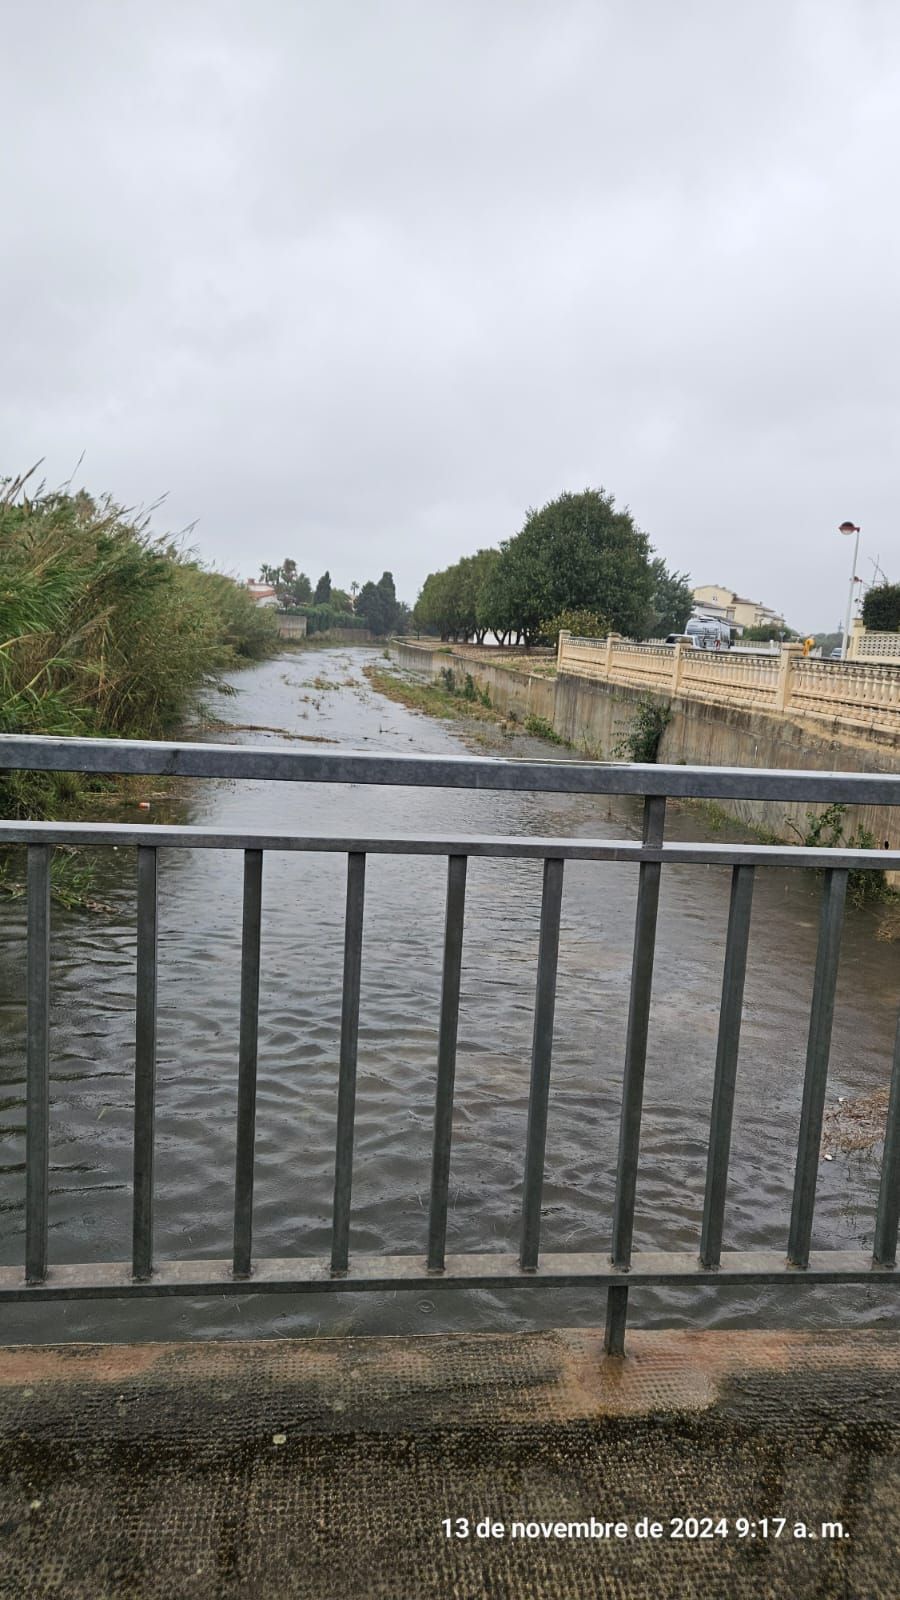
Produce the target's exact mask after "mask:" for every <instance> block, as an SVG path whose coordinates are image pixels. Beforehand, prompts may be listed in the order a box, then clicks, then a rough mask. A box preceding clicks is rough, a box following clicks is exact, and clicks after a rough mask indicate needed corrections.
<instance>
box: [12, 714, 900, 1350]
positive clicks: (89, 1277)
mask: <svg viewBox="0 0 900 1600" xmlns="http://www.w3.org/2000/svg"><path fill="white" fill-rule="evenodd" d="M4 765H5V766H7V767H16V768H20V769H21V768H32V769H38V770H44V771H48V770H75V771H91V772H140V773H157V774H158V773H170V774H172V775H178V776H191V777H205V776H215V777H218V776H229V777H246V778H260V777H268V778H278V779H282V780H286V781H291V780H294V781H305V782H316V783H329V782H332V783H371V784H411V785H418V786H422V785H434V786H447V787H470V788H477V789H498V790H543V791H547V792H563V793H577V794H592V793H593V794H640V795H643V796H644V829H643V838H642V840H641V841H640V842H637V841H627V840H626V841H623V840H603V839H581V838H579V839H567V838H545V839H539V838H534V837H531V836H529V837H513V838H508V837H495V836H484V835H472V836H466V835H456V836H453V837H447V836H434V835H414V834H404V835H398V836H393V837H392V836H390V835H386V834H375V835H372V836H367V837H359V836H352V837H348V836H345V835H324V834H316V835H311V834H297V833H278V834H273V833H270V832H264V831H262V830H252V829H251V830H247V829H243V830H240V831H237V830H225V831H223V830H221V829H218V828H209V827H170V826H168V825H161V826H152V825H150V826H143V827H136V826H132V825H130V824H118V823H112V824H111V823H69V822H64V823H48V822H2V823H0V845H4V844H5V845H9V844H19V845H23V844H24V845H26V846H27V851H28V949H27V1088H26V1101H27V1123H26V1241H25V1260H24V1263H23V1267H22V1268H17V1267H5V1268H0V1300H24V1301H27V1300H29V1299H48V1298H49V1299H66V1298H76V1297H85V1298H98V1297H99V1298H104V1297H107V1298H108V1297H115V1296H138V1297H141V1296H146V1295H204V1294H235V1293H239V1294H245V1293H247V1292H253V1293H297V1292H301V1291H310V1292H321V1291H322V1290H335V1289H355V1290H373V1289H393V1288H398V1287H406V1288H417V1289H421V1288H423V1287H425V1286H427V1287H429V1288H435V1287H439V1286H445V1287H453V1286H464V1287H465V1286H468V1287H476V1286H496V1285H500V1284H504V1285H519V1286H524V1285H532V1286H533V1285H557V1286H564V1285H566V1286H574V1285H580V1286H586V1285H594V1286H598V1287H606V1288H607V1289H608V1297H607V1298H608V1308H607V1335H606V1347H607V1350H608V1351H609V1352H610V1353H611V1354H620V1353H621V1352H622V1350H623V1348H624V1333H625V1321H626V1315H627V1303H628V1288H629V1287H630V1286H633V1285H635V1284H678V1285H682V1286H683V1285H685V1284H689V1283H693V1284H708V1283H720V1284H726V1285H729V1284H744V1283H756V1284H772V1283H784V1282H792V1283H836V1282H866V1281H869V1282H871V1281H873V1280H876V1279H877V1280H879V1281H890V1282H892V1283H897V1282H898V1281H900V1270H898V1267H897V1263H896V1256H897V1236H898V1223H900V1028H898V1033H897V1042H896V1045H895V1049H894V1056H893V1064H892V1080H891V1082H892V1088H891V1096H890V1105H889V1109H888V1114H887V1123H886V1137H885V1157H884V1164H883V1169H882V1178H881V1187H880V1192H879V1198H878V1204H877V1212H876V1218H875V1232H874V1240H875V1243H874V1250H873V1254H872V1256H871V1257H867V1256H866V1255H864V1254H863V1253H862V1252H844V1251H827V1252H815V1251H813V1250H812V1248H811V1245H812V1228H813V1217H814V1205H815V1189H816V1176H817V1169H818V1160H819V1147H820V1141H821V1130H822V1116H823V1108H824V1100H825V1088H826V1077H827V1071H828V1055H829V1046H830V1038H831V1027H832V1019H833V1012H834V997H835V986H836V981H837V967H838V959H839V952H840V938H841V926H842V918H843V909H844V901H845V896H846V889H847V880H848V874H849V872H851V871H856V870H875V871H877V870H883V869H884V868H892V869H895V870H896V869H897V868H900V851H898V850H889V851H878V852H872V851H866V850H856V849H837V850H835V849H820V848H809V847H807V846H804V845H768V844H767V845H752V844H693V843H688V844H685V843H666V842H665V841H664V837H663V835H664V825H665V808H666V798H667V796H669V795H673V796H688V797H691V796H694V797H700V798H745V797H748V796H749V797H756V798H760V797H762V798H785V799H791V800H800V801H804V800H805V801H809V802H816V801H822V800H838V799H839V800H845V801H848V800H849V801H854V802H856V803H863V804H865V803H869V804H880V805H884V804H887V805H900V775H894V774H868V773H865V774H862V773H797V772H781V771H775V772H759V771H752V770H749V769H743V768H740V769H730V770H728V769H721V768H718V769H717V768H693V767H668V768H667V767H653V766H622V765H605V764H602V763H588V762H532V761H529V762H514V761H503V760H496V759H490V758H481V759H477V758H470V757H455V758H454V757H450V758H447V757H442V758H435V757H422V756H380V757H372V756H369V755H364V754H363V755H357V754H355V753H343V752H341V753H337V754H333V755H322V754H319V753H310V752H305V751H304V752H299V751H294V750H287V751H286V750H278V749H271V748H267V749H263V750H256V749H248V748H246V747H233V746H208V745H182V744H179V745H174V744H173V745H162V744H149V743H144V742H131V741H115V740H110V741H104V740H63V739H43V738H42V739H27V738H19V737H10V736H5V737H3V738H0V769H2V767H3V766H4ZM88 844H90V845H98V846H111V845H115V846H117V847H120V848H122V847H126V846H131V847H133V848H134V849H135V850H136V853H137V865H138V891H137V976H136V1005H135V1028H136V1035H135V1037H136V1053H135V1095H134V1180H133V1204H132V1259H131V1261H130V1262H109V1263H103V1264H88V1265H78V1266H62V1265H55V1264H53V1263H51V1262H49V1261H48V1249H47V1239H48V1216H47V1201H48V1185H49V1171H50V1132H49V1129H50V1093H49V1064H50V1048H51V1039H50V984H51V968H50V942H49V932H50V859H51V853H52V850H53V847H54V846H56V845H88ZM172 848H176V849H197V848H199V849H227V850H240V851H242V852H243V857H244V901H243V929H242V954H241V992H240V1034H239V1039H238V1041H237V1072H238V1109H237V1127H236V1149H235V1187H234V1233H233V1251H232V1256H231V1259H230V1260H228V1261H222V1260H217V1261H208V1262H200V1261H171V1260H169V1261H159V1260H157V1259H155V1257H154V1251H153V1198H154V1173H153V1156H154V1110H155V1106H154V1102H155V1080H156V1008H157V932H158V929H157V895H158V852H159V850H160V849H172ZM270 850H294V851H297V850H299V851H309V852H323V851H324V852H329V853H332V854H334V853H338V854H345V855H346V856H347V902H346V913H345V924H344V926H345V941H344V975H343V991H342V993H343V999H342V1012H341V1043H340V1060H339V1069H338V1111H337V1128H336V1140H335V1176H334V1203H333V1212H332V1241H331V1251H330V1254H329V1256H328V1257H327V1258H312V1257H304V1256H296V1257H291V1258H287V1259H274V1260H273V1259H260V1258H258V1257H256V1256H255V1255H254V1252H253V1179H254V1135H255V1115H256V1071H257V1035H258V1010H259V979H260V926H261V912H262V884H263V867H264V858H265V853H266V852H267V851H270ZM374 854H392V855H429V856H430V855H441V856H445V857H446V858H447V862H448V880H447V908H446V924H445V943H444V968H443V983H442V993H441V1006H440V1016H439V1019H438V1047H437V1071H436V1080H435V1115H434V1137H433V1150H432V1169H431V1203H430V1209H429V1217H428V1230H427V1241H423V1244H424V1245H425V1248H424V1249H423V1253H422V1255H421V1256H387V1255H385V1256H367V1257H362V1256H358V1255H355V1254H353V1253H351V1250H350V1221H351V1202H352V1178H353V1135H354V1117H355V1097H356V1061H357V1035H358V1027H359V1006H360V977H361V964H362V951H363V917H364V906H365V874H366V858H367V856H368V855H374ZM469 857H493V858H497V859H532V860H534V859H537V860H541V861H543V864H544V875H543V895H542V903H541V915H540V942H539V952H538V962H537V974H536V990H535V1010H534V1035H533V1044H532V1060H531V1088H530V1094H529V1107H528V1123H527V1134H526V1149H525V1160H524V1182H523V1198H522V1215H521V1232H520V1248H519V1253H518V1255H517V1256H515V1257H513V1256H510V1255H505V1254H472V1255H464V1256H454V1255H447V1253H446V1231H447V1196H448V1184H449V1175H450V1161H451V1129H452V1112H453V1093H454V1076H455V1067H456V1036H457V1027H458V1018H459V1006H460V980H461V959H462V948H463V937H464V920H465V890H466V868H467V862H468V859H469ZM567 860H594V861H617V862H632V863H634V864H635V865H636V866H637V867H638V875H639V882H638V898H637V913H636V921H635V938H634V958H633V965H632V981H631V992H630V1001H629V1016H628V1031H627V1040H626V1049H625V1064H624V1078H623V1094H622V1108H621V1122H620V1137H619V1152H618V1161H617V1170H616V1191H615V1203H614V1211H613V1217H612V1231H611V1249H610V1253H609V1255H608V1256H605V1255H603V1254H600V1253H596V1252H595V1253H584V1252H573V1253H546V1252H543V1253H542V1252H541V1248H540V1235H541V1197H542V1189H543V1178H544V1150H545V1141H546V1136H547V1117H548V1101H549V1088H550V1074H551V1061H552V1048H553V1020H554V1003H555V992H556V969H557V958H558V950H559V927H560V905H561V897H562V886H563V875H564V871H565V862H566V861H567ZM674 864H694V865H701V864H705V865H719V866H723V865H728V866H730V867H731V869H732V888H731V905H730V911H729V918H728V930H727V935H726V943H725V953H724V969H723V980H722V1001H721V1008H720V1018H719V1037H718V1046H717V1052H716V1063H715V1074H714V1080H713V1084H712V1110H711V1121H710V1139H709V1148H708V1162H707V1174H706V1187H705V1199H704V1207H703V1221H702V1228H701V1233H700V1238H699V1240H698V1252H697V1253H696V1254H692V1253H689V1252H677V1253H662V1252H654V1251H650V1252H646V1251H644V1252H639V1253H636V1254H635V1253H633V1251H632V1240H633V1233H634V1221H635V1208H636V1190H637V1174H638V1152H639V1144H640V1130H641V1116H642V1106H643V1083H644V1069H645V1064H646V1053H647V1038H648V1027H649V1011H650V997H651V987H652V978H653V960H654V951H655V942H656V918H657V907H658V901H659V888H660V880H661V874H662V869H663V867H665V866H668V865H674ZM771 866H779V867H785V866H787V867H806V868H809V867H816V868H823V869H824V891H823V899H822V912H821V921H820V929H819V942H818V954H817V959H816V973H815V982H814V990H813V1000H812V1010H811V1017H810V1028H809V1039H808V1047H807V1060H806V1074H805V1079H804V1093H803V1106H802V1112H801V1120H800V1129H799V1136H798V1150H797V1161H796V1168H795V1179H794V1191H793V1204H792V1212H791V1219H790V1228H789V1232H788V1237H787V1249H786V1254H785V1255H779V1254H778V1253H777V1252H751V1253H746V1252H734V1251H723V1248H722V1243H723V1233H724V1220H725V1194H726V1185H727V1176H728V1160H729V1151H730V1142H731V1127H732V1112H733V1101H734V1089H735V1080H736V1073H737V1066H738V1050H739V1041H740V1026H741V1010H742V1001H743V988H744V978H745V973H746V964H747V948H748V938H749V930H750V916H751V905H752V896H753V884H754V877H755V873H756V870H757V869H758V868H764V867H771Z"/></svg>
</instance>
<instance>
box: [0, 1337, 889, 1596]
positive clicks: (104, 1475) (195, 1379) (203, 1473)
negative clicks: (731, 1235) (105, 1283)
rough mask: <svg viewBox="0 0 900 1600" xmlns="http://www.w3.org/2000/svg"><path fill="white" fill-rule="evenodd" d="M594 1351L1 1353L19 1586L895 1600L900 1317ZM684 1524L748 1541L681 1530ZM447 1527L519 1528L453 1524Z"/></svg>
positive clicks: (274, 1347) (479, 1344)
mask: <svg viewBox="0 0 900 1600" xmlns="http://www.w3.org/2000/svg"><path fill="white" fill-rule="evenodd" d="M601 1345H602V1339H601V1335H600V1334H598V1333H593V1332H584V1331H579V1332H554V1333H540V1334H524V1335H519V1336H507V1335H480V1336H470V1335H465V1336H461V1335H458V1336H453V1337H441V1336H438V1337H433V1338H418V1339H412V1338H407V1339H400V1338H394V1339H366V1338H360V1339H314V1340H306V1341H282V1340H278V1341H274V1340H273V1341H266V1342H254V1343H247V1342H237V1341H235V1342H231V1343H215V1344H188V1343H180V1344H155V1345H153V1344H147V1345H128V1346H121V1345H119V1346H111V1345H106V1346H100V1345H90V1346H87V1345H61V1346H53V1347H46V1346H44V1347H39V1346H29V1347H19V1348H16V1349H6V1350H3V1351H0V1594H2V1595H3V1596H4V1597H5V1596H16V1597H17V1600H19V1597H25V1596H45V1595H54V1596H61V1597H75V1596H78V1597H81V1596H83V1597H85V1600H97V1597H98V1596H103V1597H104V1600H113V1597H120V1596H121V1597H125V1596H127V1597H128V1600H144V1597H148V1600H149V1597H151V1596H165V1597H166V1600H174V1597H175V1596H178V1597H179V1600H182V1597H184V1600H188V1597H190V1600H205V1597H216V1600H219V1597H223V1596H232V1595H233V1596H235V1597H237V1596H241V1597H245V1596H250V1597H269V1596H272V1597H273V1600H275V1597H278V1600H283V1597H285V1596H293V1595H299V1596H303V1597H304V1600H342V1597H344V1596H348V1597H349V1596H352V1597H354V1600H362V1597H368V1596H384V1597H385V1600H407V1597H408V1600H428V1597H431V1596H440V1597H442V1600H443V1597H445V1596H460V1597H465V1600H468V1597H473V1600H474V1597H476V1596H479V1597H480V1596H482V1595H489V1596H491V1597H493V1600H506V1597H510V1600H512V1597H518V1596H523V1597H524V1596H526V1595H527V1596H532V1597H533V1596H539V1597H555V1596H561V1597H562V1596H565V1597H566V1600H571V1597H572V1596H595V1595H615V1596H632V1595H634V1596H643V1595H648V1594H660V1595H666V1596H697V1597H698V1600H699V1597H701V1596H702V1597H703V1600H708V1597H710V1596H719V1595H726V1594H727V1595H729V1596H730V1597H742V1596H753V1597H754V1600H756V1597H759V1596H765V1595H773V1596H781V1595H785V1596H786V1595H789V1594H790V1595H795V1596H803V1595H812V1594H816V1595H834V1596H838V1595H841V1596H843V1595H850V1594H852V1595H854V1596H857V1595H865V1596H867V1597H875V1596H879V1595H885V1596H887V1595H892V1596H893V1595H895V1594H896V1592H897V1583H896V1564H897V1560H898V1558H900V1383H898V1377H900V1334H898V1333H893V1332H875V1331H869V1330H867V1331H864V1332H861V1333H860V1332H857V1333H854V1334H853V1335H850V1334H846V1333H845V1334H826V1335H824V1336H823V1335H804V1334H798V1333H795V1334H784V1333H722V1332H716V1333H683V1332H679V1333H640V1332H634V1333H632V1335H631V1338H630V1346H629V1355H628V1357H627V1358H626V1359H625V1360H624V1361H621V1360H606V1361H604V1359H603V1357H602V1355H601ZM687 1516H694V1517H697V1518H703V1517H711V1518H712V1519H713V1524H714V1525H715V1523H716V1522H718V1521H719V1519H727V1523H728V1532H727V1534H724V1535H723V1534H722V1533H721V1532H718V1533H717V1532H713V1533H712V1536H711V1537H709V1538H704V1539H687V1540H686V1539H676V1538H672V1537H670V1534H671V1532H672V1529H671V1527H670V1519H671V1518H674V1517H687ZM447 1517H449V1518H457V1517H467V1518H469V1520H470V1524H471V1527H472V1530H473V1534H475V1530H476V1525H477V1523H478V1522H479V1520H480V1519H482V1518H485V1517H488V1518H490V1520H491V1522H492V1523H493V1524H499V1525H502V1527H503V1530H504V1533H503V1536H502V1537H499V1536H497V1534H496V1531H495V1532H493V1533H492V1536H491V1537H489V1538H483V1537H482V1538H480V1537H477V1536H473V1537H470V1538H469V1539H467V1540H457V1539H448V1538H447V1537H446V1536H445V1533H444V1528H443V1525H442V1524H443V1519H444V1518H447ZM739 1517H745V1518H747V1519H748V1520H749V1522H750V1523H751V1524H755V1531H754V1532H752V1533H751V1532H749V1531H748V1533H747V1535H746V1537H744V1538H741V1537H740V1536H739V1533H738V1530H737V1528H736V1526H735V1523H736V1519H737V1518H739ZM765 1517H768V1518H770V1519H774V1518H786V1519H787V1522H786V1525H785V1527H784V1529H783V1532H782V1533H781V1536H780V1537H776V1536H775V1529H776V1527H777V1524H775V1523H774V1522H772V1521H770V1523H769V1526H768V1529H766V1528H765V1525H764V1524H763V1522H762V1519H763V1518H765ZM591 1518H593V1519H594V1522H595V1526H594V1529H593V1530H591V1527H590V1519H591ZM641 1518H649V1519H650V1521H651V1522H652V1521H656V1522H657V1523H661V1524H662V1529H663V1533H662V1537H659V1538H652V1537H638V1536H637V1533H636V1532H635V1524H636V1523H638V1521H639V1519H641ZM836 1521H837V1522H841V1523H842V1524H843V1530H844V1537H842V1538H839V1537H834V1536H833V1530H832V1532H831V1533H826V1535H825V1536H824V1537H823V1534H822V1527H821V1524H822V1523H823V1522H829V1523H831V1522H836ZM585 1522H586V1523H587V1524H588V1530H587V1536H585V1532H584V1531H582V1532H578V1531H577V1530H574V1531H572V1532H571V1535H570V1532H569V1530H568V1529H566V1530H565V1531H564V1533H563V1534H562V1536H560V1534H559V1532H558V1529H556V1528H551V1529H548V1530H543V1529H540V1528H538V1529H537V1531H536V1532H535V1531H534V1529H535V1525H537V1524H541V1523H543V1524H568V1523H573V1524H576V1523H585ZM798 1522H802V1523H804V1524H805V1525H806V1526H807V1527H808V1528H809V1530H810V1531H811V1532H814V1533H815V1534H816V1535H817V1537H815V1538H808V1539H802V1538H797V1537H795V1524H796V1523H798ZM513 1523H525V1524H528V1523H531V1524H532V1529H531V1530H526V1531H525V1533H524V1535H522V1534H517V1535H516V1536H515V1537H513V1536H512V1525H513ZM606 1523H613V1524H614V1523H626V1524H627V1525H628V1533H627V1536H626V1537H625V1538H618V1537H617V1536H616V1534H615V1531H614V1530H610V1531H608V1532H604V1533H602V1534H598V1532H597V1527H596V1525H597V1524H606Z"/></svg>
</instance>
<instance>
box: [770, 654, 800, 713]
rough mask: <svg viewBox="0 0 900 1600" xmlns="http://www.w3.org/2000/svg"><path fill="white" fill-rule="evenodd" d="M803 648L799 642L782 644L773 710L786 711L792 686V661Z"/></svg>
mask: <svg viewBox="0 0 900 1600" xmlns="http://www.w3.org/2000/svg"><path fill="white" fill-rule="evenodd" d="M802 649H803V646H802V645H799V644H783V645H782V646H781V656H780V658H779V662H778V682H777V683H776V685H775V710H776V711H782V712H784V711H787V710H788V709H789V707H790V703H791V692H792V690H793V687H794V662H795V661H796V660H797V659H798V658H799V655H800V652H801V650H802Z"/></svg>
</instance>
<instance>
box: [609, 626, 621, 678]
mask: <svg viewBox="0 0 900 1600" xmlns="http://www.w3.org/2000/svg"><path fill="white" fill-rule="evenodd" d="M621 637H622V635H621V634H620V633H608V634H607V635H606V676H607V678H611V677H612V655H613V649H614V648H615V642H616V640H617V639H621Z"/></svg>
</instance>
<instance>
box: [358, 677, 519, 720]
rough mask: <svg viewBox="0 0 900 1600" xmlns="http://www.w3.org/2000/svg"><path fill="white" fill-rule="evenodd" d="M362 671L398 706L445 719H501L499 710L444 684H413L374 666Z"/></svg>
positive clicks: (373, 685)
mask: <svg viewBox="0 0 900 1600" xmlns="http://www.w3.org/2000/svg"><path fill="white" fill-rule="evenodd" d="M363 672H364V674H365V676H366V678H368V680H369V683H370V684H371V685H372V688H373V689H375V690H377V692H378V694H383V695H384V696H385V697H386V699H388V700H395V701H396V702H397V703H398V704H399V705H403V706H408V707H409V709H410V710H411V711H424V712H425V713H427V715H428V716H431V717H445V718H446V719H447V720H448V721H463V720H465V721H469V720H471V719H475V720H477V721H479V722H494V723H498V724H503V723H504V721H505V718H504V717H503V716H501V714H500V712H499V711H496V710H495V709H494V708H493V707H492V706H486V705H485V704H484V703H483V701H482V700H480V699H479V698H478V697H477V695H476V697H475V698H474V699H467V698H466V697H465V695H463V694H459V693H457V692H455V691H453V690H451V689H448V688H447V686H446V684H445V683H416V682H414V681H412V680H410V679H407V678H400V677H398V676H397V675H396V673H394V672H386V671H384V670H383V669H382V668H381V667H376V666H371V667H363Z"/></svg>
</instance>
